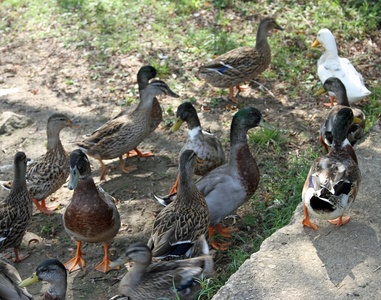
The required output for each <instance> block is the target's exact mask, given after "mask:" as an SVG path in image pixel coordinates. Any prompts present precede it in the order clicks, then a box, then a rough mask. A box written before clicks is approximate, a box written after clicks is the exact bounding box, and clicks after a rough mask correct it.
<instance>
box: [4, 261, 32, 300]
mask: <svg viewBox="0 0 381 300" xmlns="http://www.w3.org/2000/svg"><path fill="white" fill-rule="evenodd" d="M20 282H21V276H20V274H19V272H18V271H17V269H16V268H15V267H14V266H12V265H11V264H9V263H8V262H7V261H5V260H2V259H0V299H2V300H33V296H32V295H31V294H29V293H28V291H27V290H26V288H22V287H19V286H18V285H19V283H20Z"/></svg>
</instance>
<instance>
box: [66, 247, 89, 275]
mask: <svg viewBox="0 0 381 300" xmlns="http://www.w3.org/2000/svg"><path fill="white" fill-rule="evenodd" d="M81 245H82V242H81V241H77V251H76V253H75V256H74V257H73V258H72V259H71V260H69V261H68V262H67V263H66V264H65V267H66V269H68V270H69V272H73V271H75V270H78V269H79V268H83V267H85V266H86V263H85V261H84V259H83V258H82V255H85V253H83V252H81Z"/></svg>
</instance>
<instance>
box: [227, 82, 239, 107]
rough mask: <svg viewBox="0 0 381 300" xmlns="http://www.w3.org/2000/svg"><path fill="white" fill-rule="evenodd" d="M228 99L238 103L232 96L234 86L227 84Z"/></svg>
mask: <svg viewBox="0 0 381 300" xmlns="http://www.w3.org/2000/svg"><path fill="white" fill-rule="evenodd" d="M229 99H230V100H231V101H233V102H235V103H238V100H237V99H236V98H235V97H234V87H233V86H229Z"/></svg>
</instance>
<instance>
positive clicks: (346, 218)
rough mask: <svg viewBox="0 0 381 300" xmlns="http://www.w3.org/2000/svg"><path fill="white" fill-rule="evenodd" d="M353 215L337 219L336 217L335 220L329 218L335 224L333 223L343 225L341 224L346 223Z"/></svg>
mask: <svg viewBox="0 0 381 300" xmlns="http://www.w3.org/2000/svg"><path fill="white" fill-rule="evenodd" d="M350 218H351V217H343V216H341V217H339V218H337V219H334V220H328V222H329V223H331V224H333V225H336V226H341V225H344V224H345V223H348V221H349V219H350Z"/></svg>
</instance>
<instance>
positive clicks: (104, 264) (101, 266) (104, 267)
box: [95, 243, 119, 273]
mask: <svg viewBox="0 0 381 300" xmlns="http://www.w3.org/2000/svg"><path fill="white" fill-rule="evenodd" d="M103 248H104V250H105V256H104V257H103V261H102V262H101V263H100V264H99V265H98V266H97V267H96V268H95V270H97V271H99V272H103V273H107V272H108V271H110V270H119V266H117V267H113V268H111V267H109V264H110V262H111V261H110V260H109V258H108V243H104V245H103Z"/></svg>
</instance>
